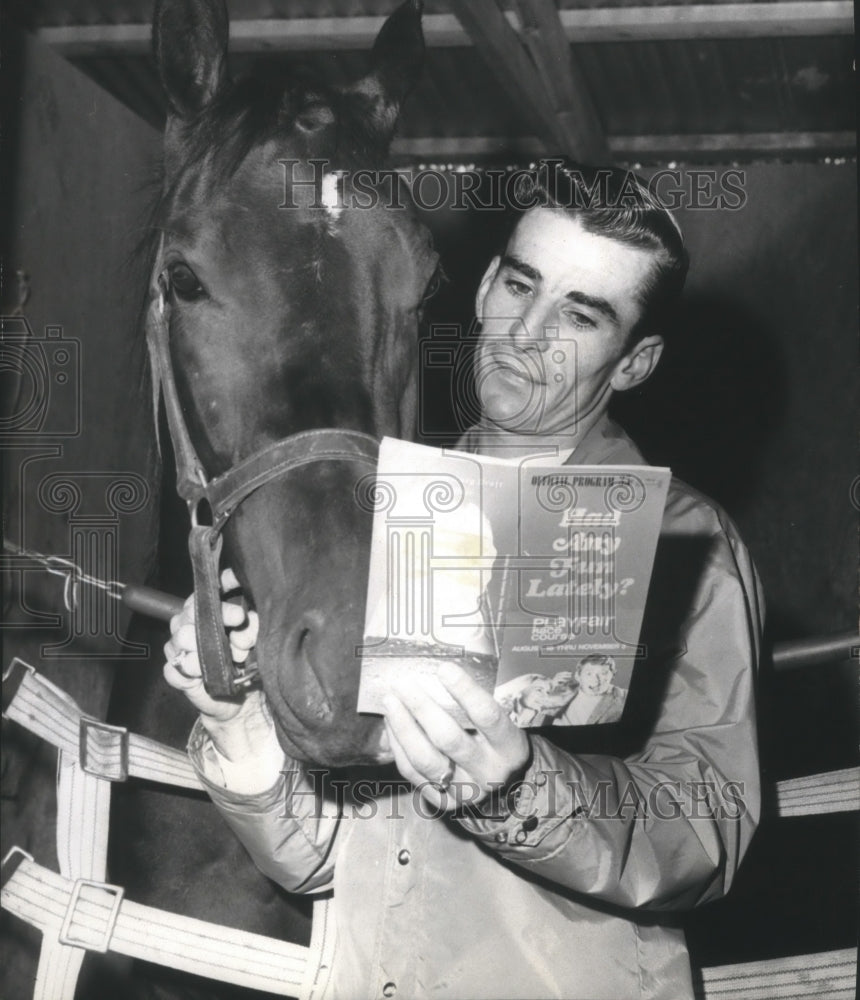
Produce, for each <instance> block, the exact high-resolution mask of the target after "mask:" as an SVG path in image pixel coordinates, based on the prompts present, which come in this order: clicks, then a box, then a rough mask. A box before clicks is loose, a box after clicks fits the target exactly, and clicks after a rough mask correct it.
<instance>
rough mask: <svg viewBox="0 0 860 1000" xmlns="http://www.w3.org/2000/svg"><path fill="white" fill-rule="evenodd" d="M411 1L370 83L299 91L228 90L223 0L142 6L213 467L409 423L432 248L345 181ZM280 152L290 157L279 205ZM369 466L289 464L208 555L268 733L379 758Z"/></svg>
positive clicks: (199, 403)
mask: <svg viewBox="0 0 860 1000" xmlns="http://www.w3.org/2000/svg"><path fill="white" fill-rule="evenodd" d="M420 6H421V5H420V3H419V2H418V0H408V2H406V3H404V4H403V5H402V6H401V7H400V8H399V9H398V10H397V11H396V12H395V13H394V14H393V15H392V16H391V17H390V18H389V19H388V20H387V21H386V23H385V25H384V26H383V28H382V31H381V32H380V35H379V38H378V39H377V42H376V44H375V45H374V49H373V53H372V56H371V59H372V66H373V68H372V69H371V72H370V73H369V74H368V75H367V76H366V77H365V78H364V79H363V80H360V81H359V82H358V83H356V84H353V85H352V86H350V87H346V88H340V89H337V90H335V89H333V88H329V89H326V88H325V87H315V88H314V89H313V90H309V89H307V88H305V87H302V86H299V85H298V84H297V83H296V82H295V81H288V80H287V81H285V80H281V81H278V80H274V79H270V78H266V79H265V80H263V81H261V82H258V83H256V84H255V83H253V82H251V83H246V82H243V81H239V82H237V83H236V84H233V83H232V81H231V80H230V79H229V76H228V72H227V59H226V56H227V33H228V32H227V13H226V7H225V6H224V4H223V2H219V0H158V2H157V4H156V12H155V50H156V57H157V61H158V67H159V72H160V75H161V79H162V82H163V84H164V87H165V90H166V92H167V96H168V105H169V107H168V122H167V129H166V133H165V186H164V192H163V197H162V204H161V206H160V213H159V218H158V222H159V224H160V228H161V230H162V232H163V234H164V244H163V249H162V251H161V252H160V253H159V260H158V262H157V265H156V266H157V271H158V273H164V274H165V275H166V278H167V282H166V295H167V301H168V303H169V309H168V310H167V314H168V315H169V317H170V319H169V345H170V354H171V359H172V367H173V370H174V372H175V375H176V383H177V394H178V396H179V402H180V405H181V408H182V411H183V415H184V419H185V422H186V424H187V427H188V432H189V435H190V436H191V438H192V441H193V444H194V448H195V450H196V452H197V454H198V455H199V456H200V459H201V461H202V463H203V464H204V465H205V466H206V471H207V473H208V474H209V475H210V476H212V475H217V474H219V473H221V472H224V471H226V470H227V469H229V468H231V467H234V466H235V465H236V464H237V463H238V462H241V461H242V460H244V459H246V458H248V457H249V456H251V455H253V454H255V453H257V452H258V451H259V450H260V449H261V447H263V446H265V445H267V444H270V443H272V442H273V441H277V440H280V439H283V438H287V437H290V436H292V435H294V434H296V433H299V432H301V431H304V430H309V429H312V428H340V429H349V430H357V431H363V432H366V433H369V434H372V435H373V436H375V437H377V438H378V437H381V436H382V435H383V434H388V435H393V436H399V437H408V436H409V435H411V433H412V432H413V429H414V417H415V408H416V400H417V360H418V357H417V355H418V342H417V320H418V314H419V311H420V307H421V302H422V299H423V297H424V292H425V290H426V287H427V284H428V283H429V281H430V279H431V277H432V275H433V273H434V271H435V268H436V254H435V253H434V252H433V250H432V246H431V244H430V240H429V238H428V235H427V233H426V231H425V230H424V229H423V227H421V226H420V225H419V224H418V223H417V222H416V221H415V219H414V218H412V217H411V216H410V215H409V213H408V212H407V211H405V210H404V209H403V208H402V207H400V208H397V207H392V206H387V205H386V204H385V195H384V184H385V181H384V180H380V185H379V187H380V199H379V203H378V204H376V205H374V206H373V207H372V208H371V209H362V208H360V207H358V206H357V205H356V204H353V203H352V202H351V201H350V195H349V192H350V190H351V189H350V186H349V176H345V174H346V175H351V174H352V172H354V171H357V170H363V171H367V170H368V168H371V169H372V168H375V167H377V166H379V165H381V164H382V163H383V162H384V157H385V154H386V152H387V147H388V144H389V142H390V139H391V137H392V135H393V132H394V128H395V125H396V122H397V116H398V113H399V109H400V105H401V102H402V101H403V100H404V98H405V96H406V94H407V93H408V92H409V90H410V89H411V88H412V86H414V84H415V83H416V82H417V77H418V74H419V73H420V66H421V61H422V59H421V57H422V52H423V39H422V36H421V27H420ZM321 162H325V164H326V166H325V168H324V171H320V172H319V173H318V172H317V170H318V167H317V165H318V164H320V163H321ZM285 163H295V164H298V167H297V169H296V171H295V173H294V174H289V176H290V184H292V183H293V181H292V178H293V177H295V178H296V185H297V186H298V194H297V197H296V198H295V200H294V201H291V200H290V199H288V198H287V193H289V194H292V193H294V191H293V189H292V188H291V189H290V191H289V192H287V191H286V185H287V181H286V180H285V179H284V175H285V170H284V166H283V164H285ZM309 178H313V182H312V186H311V187H308V179H309ZM314 185H315V186H314ZM287 202H289V205H287V204H286V203H287ZM367 471H368V469H367V467H366V465H365V464H361V463H359V462H357V461H354V460H336V461H326V462H325V463H322V462H320V463H316V464H314V465H313V466H308V467H307V468H303V469H301V470H298V471H295V472H290V474H289V475H287V476H285V477H283V478H282V479H280V480H277V481H275V482H267V484H266V485H264V486H262V487H261V488H260V489H258V490H256V491H255V492H254V493H252V494H251V495H250V496H249V497H248V498H247V499H246V500H244V501H243V502H242V503H241V505H240V506H239V507H238V508H237V510H236V512H235V513H234V514H233V516H232V517H231V519H230V521H229V522H228V524H227V526H226V528H225V530H224V544H225V550H224V557H223V560H222V564H223V565H231V566H232V567H233V568H234V569H235V571H236V573H237V575H238V577H239V580H240V581H241V584H242V587H243V589H244V591H245V592H246V594H248V595H249V598H250V600H251V602H252V604H253V605H254V606H255V607H256V610H257V612H258V613H259V615H260V634H259V640H258V647H257V649H258V654H259V656H258V660H259V668H260V675H261V677H262V679H263V685H264V688H265V692H266V697H267V700H268V702H269V705H270V707H271V709H272V715H273V717H274V719H275V723H276V728H277V732H278V737H279V739H280V741H281V743H282V744H283V746H284V748H285V750H287V752H288V753H290V754H291V756H293V757H296V758H298V759H303V760H307V761H314V762H318V763H320V764H324V765H332V766H341V765H349V764H354V763H359V762H371V761H378V760H379V759H380V757H381V756H382V751H381V748H382V740H381V732H382V727H381V723H380V720H379V719H378V718H377V717H372V716H359V715H358V714H357V713H356V711H355V704H356V694H357V688H358V676H359V658H358V655H357V653H356V652H355V651H356V650H357V648H358V647H360V645H361V642H362V634H363V629H362V626H363V619H364V607H365V592H366V586H367V565H368V556H369V547H370V516H369V515H368V514H367V512H366V511H365V510H362V509H361V508H360V507H359V505H358V504H357V503H356V501H355V498H354V489H355V485H356V483H357V482H358V481H359V480H360V479H361V477H362V476H364V475H366V474H367Z"/></svg>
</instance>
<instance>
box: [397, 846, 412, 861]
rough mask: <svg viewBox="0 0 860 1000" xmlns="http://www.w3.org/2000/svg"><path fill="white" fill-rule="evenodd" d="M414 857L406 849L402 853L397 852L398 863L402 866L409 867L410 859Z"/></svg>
mask: <svg viewBox="0 0 860 1000" xmlns="http://www.w3.org/2000/svg"><path fill="white" fill-rule="evenodd" d="M411 856H412V855H411V854H410V853H409V851H407V850H406V848H405V847H404V848H403V850H402V851H398V852H397V862H398V864H401V865H408V864H409V859H410V857H411Z"/></svg>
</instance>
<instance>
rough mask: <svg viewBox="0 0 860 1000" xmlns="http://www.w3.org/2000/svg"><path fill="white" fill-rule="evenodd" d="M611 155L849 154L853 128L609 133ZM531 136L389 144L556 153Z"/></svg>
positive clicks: (457, 157) (409, 154)
mask: <svg viewBox="0 0 860 1000" xmlns="http://www.w3.org/2000/svg"><path fill="white" fill-rule="evenodd" d="M608 143H609V149H610V151H611V153H612V155H613V156H614V157H615V158H616V159H622V160H631V159H633V160H635V159H637V158H643V159H644V158H653V157H660V158H664V159H672V158H683V157H685V156H689V155H691V154H692V155H702V154H714V155H715V156H726V155H729V156H731V155H735V154H737V155H739V156H748V155H756V154H760V155H762V156H777V155H779V154H781V153H804V152H810V153H821V154H822V155H823V154H827V153H829V154H831V155H834V156H839V155H846V154H849V155H850V154H853V153H854V152H855V151H856V149H857V136H856V133H855V132H851V131H844V132H715V133H707V134H701V135H614V136H609V137H608ZM556 152H558V150H554V149H552V148H551V147H549V146H547V145H546V143H545V142H543V141H542V140H541V139H539V138H538V137H537V136H534V135H526V136H471V135H469V136H459V137H451V136H448V137H431V136H423V137H421V138H411V139H410V138H399V139H395V140H394V143H393V145H392V147H391V153H392V155H393V156H395V157H397V158H398V159H400V160H407V159H411V160H420V161H422V162H436V163H439V162H441V163H448V162H451V163H462V162H463V161H467V160H471V159H475V158H495V159H497V160H498V159H499V158H508V159H513V158H517V157H519V158H524V159H527V160H532V159H537V158H538V157H541V156H547V155H550V154H552V153H556Z"/></svg>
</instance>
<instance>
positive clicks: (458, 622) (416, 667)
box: [358, 438, 671, 726]
mask: <svg viewBox="0 0 860 1000" xmlns="http://www.w3.org/2000/svg"><path fill="white" fill-rule="evenodd" d="M670 478H671V473H670V471H669V469H665V468H656V467H652V466H612V465H596V466H582V465H564V464H561V463H559V462H558V460H557V457H556V456H555V454H554V453H551V452H550V453H547V454H545V455H539V456H537V457H529V458H526V459H500V458H491V457H487V456H482V455H474V454H470V453H466V452H459V451H454V450H451V449H439V448H431V447H428V446H426V445H418V444H412V443H409V442H405V441H400V440H397V439H394V438H384V439H383V441H382V444H381V446H380V452H379V464H378V468H377V473H376V476H375V477H368V479H367V480H366V481H365V482H364V483H363V484H362V488H360V490H359V502H361V503H363V504H365V505H366V506H367V507H368V509H371V510H372V511H373V538H372V545H371V557H370V570H369V580H368V591H367V607H366V616H365V636H364V643H363V646H362V648H361V657H362V665H361V680H360V687H359V700H358V711H359V712H369V713H381V712H382V707H381V699H382V696H383V694H384V692H385V690H386V687H387V685H388V681H389V678H390V675H391V672H392V671H403V670H408V671H410V674H411V675H412V676H414V677H415V679H416V683H423V684H428V683H429V684H435V688H434V690H435V693H436V695H437V696H443V690H442V688H441V684H440V683H439V682H438V681H436V682H434V681H433V680H432V675H433V674H434V673H435V672H436V670H437V669H438V666H439V664H440V663H441V662H443V661H444V660H446V659H454V660H456V661H457V662H458V663H460V664H461V665H462V666H463V667H464V668H465V669H466V670H467V671H468V672H469V673H470V674H471V675H472V676H473V677H474V678H475V679H476V680H477V681H478V683H479V684H481V685H482V686H483V687H484V688H485V689H486V690H488V691H492V692H493V693H494V694H495V697H496V698H497V700H498V701H499V702H500V703H501V704H503V705H504V706H505V707H506V708H507V710H508V711H509V713H510V715H511V718H512V719H513V720H514V721H515V722H516V723H517V724H518V725H520V726H543V725H593V724H598V723H606V722H614V721H617V719H618V718H619V717H620V715H621V712H622V710H623V708H624V703H625V699H626V695H627V690H628V688H629V685H630V677H631V673H632V670H633V663H634V661H635V659H636V657H637V653H638V651H639V647H638V642H639V632H640V629H641V625H642V615H643V610H644V607H645V599H646V597H647V594H648V584H649V581H650V578H651V569H652V566H653V562H654V553H655V549H656V545H657V538H658V536H659V532H660V525H661V523H662V518H663V508H664V505H665V502H666V494H667V490H668V486H669V481H670ZM422 678H423V679H422ZM447 707H448V708H449V709H450V710H452V711H453V712H454V713H455V714H457V715H458V717H459V718H460V719H461V721H463V722H467V721H468V720H466V719H464V718H463V717H462V716H463V713H462V712H460V710H459V707H458V706H456V705H454V704H453V701H451V702H450V703H449V704H448V706H447Z"/></svg>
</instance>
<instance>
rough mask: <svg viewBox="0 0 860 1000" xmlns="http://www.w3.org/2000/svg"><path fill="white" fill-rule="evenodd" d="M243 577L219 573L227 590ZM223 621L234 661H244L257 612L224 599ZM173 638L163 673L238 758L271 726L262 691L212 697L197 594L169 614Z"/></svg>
mask: <svg viewBox="0 0 860 1000" xmlns="http://www.w3.org/2000/svg"><path fill="white" fill-rule="evenodd" d="M238 587H239V581H238V580H237V579H236V576H235V574H234V573H233V571H232V570H230V569H226V570H224V572H223V573H222V574H221V589H222V591H223V592H225V593H227V592H229V591H233V590H236V589H238ZM221 610H222V614H223V617H224V624H225V625H226V626H227V627H228V628H229V629H230V633H229V638H230V650H231V654H232V656H233V659H234V660H235V662H236V663H244V661H245V660H246V659H247V658H248V654H249V653H250V651H251V650H252V649H253V647H254V644H255V643H256V641H257V632H258V631H259V618H258V617H257V614H256V612H254V611H249V612H248V613H247V620H246V615H245V611H244V609H243V608H242V607H241V606H240V605H238V604H231V603H230V602H228V601H224V602H223V603H222V604H221ZM170 633H171V634H170V639H169V640H168V642H167V643H166V644H165V646H164V656H165V659H166V661H167V662H166V663H165V664H164V678H165V680H166V681H167V683H168V684H169V685H170V686H171V687H174V688H176V689H177V690H179V691H182V692H183V693H184V694H185V696H186V697H187V698H188V700H189V701H190V702H191V704H192V705H194V707H195V708H196V709H197V710H198V711H199V712H200V718H201V720H202V722H203V725H204V726H205V727H206V729H207V730H208V731H209V733H210V734H211V736H212V739H213V741H214V743H215V745H216V747H217V748H218V750H219V751H220V752H221V753H222V754H223V755H224V756H225V757H227V758H228V759H230V760H235V759H238V758H239V757H240V756H241V754H243V753H246V752H247V751H248V749H249V748H252V747H253V746H254V745H255V744H257V743H258V742H259V740H260V738H261V735H262V734H263V733H264V732H267V731H268V730H269V729H270V728H271V726H272V722H271V717H270V716H269V712H268V706H267V705H266V702H265V698H264V697H263V695H262V693H261V692H259V691H250V692H249V693H248V694H247V695H239V696H238V697H236V698H211V697H210V696H209V695H208V694H207V692H206V688H205V687H204V686H203V676H202V672H201V669H200V660H199V658H198V655H197V633H196V630H195V626H194V595H193V594H192V595H191V596H190V597H189V598H188V600H186V602H185V607H184V608H183V609H182V611H180V613H179V614H178V615H174V616H173V618H171V619H170Z"/></svg>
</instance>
